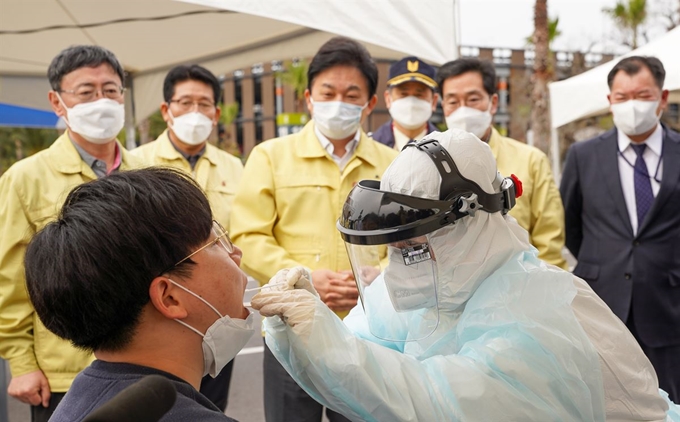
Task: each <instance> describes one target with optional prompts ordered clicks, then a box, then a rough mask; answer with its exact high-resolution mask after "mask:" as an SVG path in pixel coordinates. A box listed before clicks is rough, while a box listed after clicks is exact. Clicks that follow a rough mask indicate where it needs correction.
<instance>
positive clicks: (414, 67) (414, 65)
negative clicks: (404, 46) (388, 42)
mask: <svg viewBox="0 0 680 422" xmlns="http://www.w3.org/2000/svg"><path fill="white" fill-rule="evenodd" d="M406 69H408V71H409V72H417V71H418V60H416V61H414V62H412V61H410V60H407V61H406Z"/></svg>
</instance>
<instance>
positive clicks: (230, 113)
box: [220, 103, 240, 126]
mask: <svg viewBox="0 0 680 422" xmlns="http://www.w3.org/2000/svg"><path fill="white" fill-rule="evenodd" d="M220 107H221V109H222V114H221V115H220V122H221V123H222V124H223V125H224V126H229V125H230V124H232V123H233V122H234V120H236V117H238V111H239V107H240V106H239V104H238V103H229V104H224V103H223V104H221V105H220Z"/></svg>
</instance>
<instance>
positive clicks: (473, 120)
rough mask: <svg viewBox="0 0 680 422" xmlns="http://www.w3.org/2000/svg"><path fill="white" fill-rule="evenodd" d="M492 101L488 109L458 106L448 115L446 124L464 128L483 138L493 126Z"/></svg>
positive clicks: (450, 127) (451, 127) (451, 126)
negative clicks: (481, 109)
mask: <svg viewBox="0 0 680 422" xmlns="http://www.w3.org/2000/svg"><path fill="white" fill-rule="evenodd" d="M491 104H492V103H491V101H489V108H488V109H487V110H486V111H480V110H477V109H476V108H471V107H466V106H462V107H458V109H457V110H456V111H454V112H453V113H451V114H449V115H448V116H446V126H447V127H448V128H449V129H454V128H455V129H462V130H464V131H466V132H470V133H472V134H473V135H475V136H476V137H478V138H479V139H482V137H483V136H484V134H485V133H486V131H487V130H488V129H489V126H491V120H492V116H491Z"/></svg>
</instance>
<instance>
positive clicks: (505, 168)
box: [489, 128, 567, 270]
mask: <svg viewBox="0 0 680 422" xmlns="http://www.w3.org/2000/svg"><path fill="white" fill-rule="evenodd" d="M489 147H490V148H491V152H492V153H493V156H494V157H495V158H496V162H497V163H498V171H499V172H500V173H501V175H503V176H506V177H507V176H510V175H511V174H514V175H516V176H517V177H518V178H519V180H521V181H522V187H523V190H524V193H523V195H522V196H521V197H520V198H518V199H517V205H515V208H513V209H512V210H511V211H510V215H511V216H513V217H515V219H516V220H517V222H518V223H519V225H520V226H522V227H524V228H525V229H526V230H527V231H528V232H529V241H530V242H531V244H532V245H534V246H535V247H536V249H538V257H539V258H541V259H542V260H544V261H545V262H547V263H549V264H553V265H557V266H558V267H561V268H563V269H565V270H566V269H567V262H566V261H565V260H564V258H563V257H562V247H563V246H564V208H563V206H562V199H561V198H560V192H559V191H558V190H557V185H555V179H553V175H552V172H551V171H550V163H549V162H548V157H546V155H545V154H544V153H543V152H541V151H540V150H539V149H537V148H534V147H532V146H529V145H527V144H523V143H521V142H519V141H515V140H514V139H510V138H506V137H504V136H501V134H500V133H498V131H497V130H496V129H494V128H492V132H491V138H490V139H489Z"/></svg>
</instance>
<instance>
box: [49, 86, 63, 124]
mask: <svg viewBox="0 0 680 422" xmlns="http://www.w3.org/2000/svg"><path fill="white" fill-rule="evenodd" d="M47 99H48V100H49V102H50V105H51V106H52V110H53V111H54V114H56V115H57V116H59V117H67V118H68V116H66V108H65V107H64V105H63V104H62V103H61V101H59V94H57V91H50V92H48V93H47Z"/></svg>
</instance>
